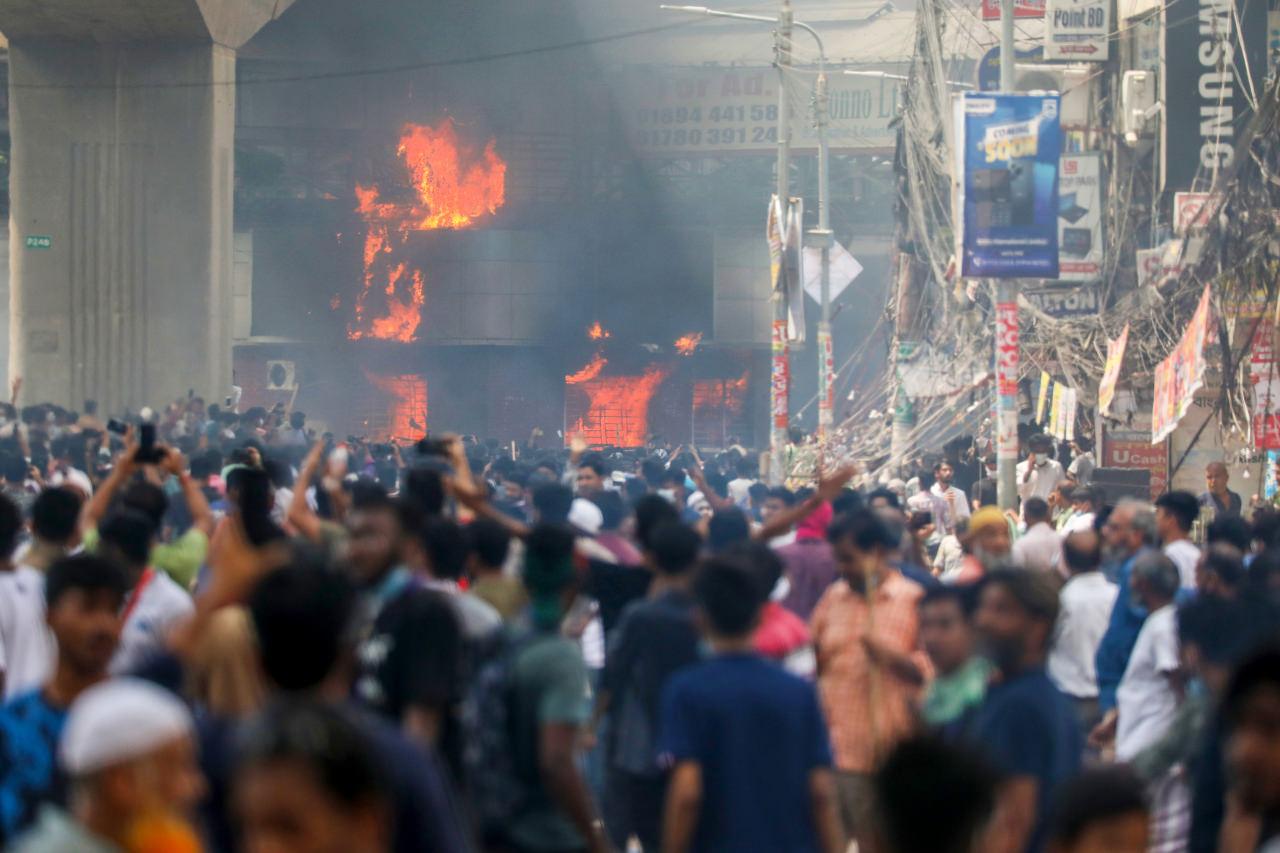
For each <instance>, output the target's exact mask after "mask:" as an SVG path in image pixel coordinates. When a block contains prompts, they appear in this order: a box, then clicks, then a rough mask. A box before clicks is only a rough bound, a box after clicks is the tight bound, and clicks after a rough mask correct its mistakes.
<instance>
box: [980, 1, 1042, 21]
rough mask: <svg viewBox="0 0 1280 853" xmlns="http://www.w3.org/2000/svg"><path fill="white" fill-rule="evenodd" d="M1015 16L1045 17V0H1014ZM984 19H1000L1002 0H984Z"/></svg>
mask: <svg viewBox="0 0 1280 853" xmlns="http://www.w3.org/2000/svg"><path fill="white" fill-rule="evenodd" d="M1013 16H1014V17H1015V18H1043V17H1044V0H1013ZM982 20H984V21H998V20H1000V0H982Z"/></svg>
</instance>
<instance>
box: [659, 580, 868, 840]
mask: <svg viewBox="0 0 1280 853" xmlns="http://www.w3.org/2000/svg"><path fill="white" fill-rule="evenodd" d="M694 597H695V598H696V600H697V603H698V607H699V609H700V611H701V612H702V614H703V622H704V626H705V631H706V638H707V640H708V642H709V643H710V645H711V647H712V649H713V650H714V652H715V656H714V657H713V658H712V659H711V660H708V661H706V662H705V663H700V664H695V665H693V666H691V667H688V668H686V669H684V670H682V671H681V672H679V673H677V674H676V675H675V676H673V677H672V678H671V680H670V681H669V682H668V684H667V686H666V688H665V689H664V691H663V696H662V726H661V741H660V743H661V749H660V752H661V753H662V754H663V755H664V757H665V758H666V760H667V762H669V763H670V764H671V766H672V767H673V770H672V774H671V779H670V792H669V795H668V799H667V812H666V819H665V823H664V828H663V844H662V849H663V850H664V851H666V853H685V851H691V850H692V851H698V853H713V851H725V853H730V851H731V853H753V851H761V853H766V851H767V853H775V851H780V850H786V851H788V853H819V851H821V853H836V851H839V850H841V849H842V844H843V832H842V830H841V827H840V817H839V812H838V808H837V800H836V792H835V779H834V776H833V773H832V770H831V746H830V742H829V740H828V737H827V727H826V723H825V721H824V720H823V717H822V711H821V710H820V708H819V706H818V698H817V694H816V693H815V692H814V689H813V686H812V685H811V684H809V683H808V682H805V681H803V680H801V679H799V678H797V677H795V676H793V675H790V674H789V673H787V672H785V671H784V670H783V669H781V668H780V667H778V666H776V665H774V664H771V663H768V662H766V661H765V660H764V659H762V658H760V657H758V656H757V655H756V654H755V652H754V650H753V643H752V634H753V632H754V631H755V628H756V624H757V622H758V621H759V617H760V608H761V606H762V605H763V601H764V595H763V591H762V590H760V589H759V584H758V582H757V580H756V579H755V577H754V576H753V575H752V573H751V571H750V569H749V568H748V567H746V566H743V565H740V564H738V563H737V562H733V561H729V560H724V559H717V560H711V561H708V562H707V563H705V564H704V565H703V566H702V568H701V569H700V570H699V572H698V574H697V576H696V577H695V579H694Z"/></svg>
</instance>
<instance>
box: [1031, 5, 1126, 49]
mask: <svg viewBox="0 0 1280 853" xmlns="http://www.w3.org/2000/svg"><path fill="white" fill-rule="evenodd" d="M1110 35H1111V0H1048V3H1047V4H1046V7H1045V34H1044V57H1045V59H1066V60H1074V61H1077V62H1080V61H1084V62H1105V61H1106V59H1107V56H1108V53H1107V45H1108V44H1109V43H1110V41H1111V39H1110Z"/></svg>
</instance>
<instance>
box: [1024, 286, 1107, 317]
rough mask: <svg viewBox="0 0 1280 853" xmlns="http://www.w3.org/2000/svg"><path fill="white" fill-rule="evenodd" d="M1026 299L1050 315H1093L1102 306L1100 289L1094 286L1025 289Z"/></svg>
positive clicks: (1037, 308)
mask: <svg viewBox="0 0 1280 853" xmlns="http://www.w3.org/2000/svg"><path fill="white" fill-rule="evenodd" d="M1022 298H1023V299H1026V300H1027V302H1029V303H1030V304H1031V305H1032V306H1033V307H1034V308H1035V309H1036V310H1038V311H1043V312H1044V313H1045V314H1048V315H1049V316H1050V317H1054V318H1057V319H1062V318H1064V317H1092V316H1093V315H1095V314H1097V313H1098V311H1099V310H1100V308H1101V303H1099V301H1098V290H1097V288H1094V287H1046V288H1044V289H1043V290H1024V291H1022Z"/></svg>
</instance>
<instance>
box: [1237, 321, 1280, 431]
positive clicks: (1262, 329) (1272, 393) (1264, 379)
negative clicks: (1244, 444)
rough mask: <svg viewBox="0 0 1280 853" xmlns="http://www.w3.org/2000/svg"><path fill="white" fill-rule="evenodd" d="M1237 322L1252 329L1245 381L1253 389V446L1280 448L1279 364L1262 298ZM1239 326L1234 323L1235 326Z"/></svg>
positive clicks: (1272, 328)
mask: <svg viewBox="0 0 1280 853" xmlns="http://www.w3.org/2000/svg"><path fill="white" fill-rule="evenodd" d="M1249 309H1250V310H1248V311H1247V312H1245V313H1241V314H1240V315H1239V316H1238V320H1237V322H1238V323H1239V322H1242V323H1245V324H1246V325H1245V326H1244V328H1245V329H1246V330H1249V329H1252V330H1253V339H1252V340H1251V341H1250V344H1249V385H1250V386H1251V388H1252V392H1253V430H1252V431H1253V446H1254V448H1256V449H1258V450H1280V366H1277V364H1276V349H1275V327H1274V325H1273V324H1272V323H1271V322H1269V320H1270V319H1271V318H1270V317H1269V316H1268V315H1269V314H1270V312H1269V311H1267V306H1266V303H1265V302H1260V303H1254V304H1252V305H1250V306H1249ZM1238 328H1239V326H1237V329H1238Z"/></svg>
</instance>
